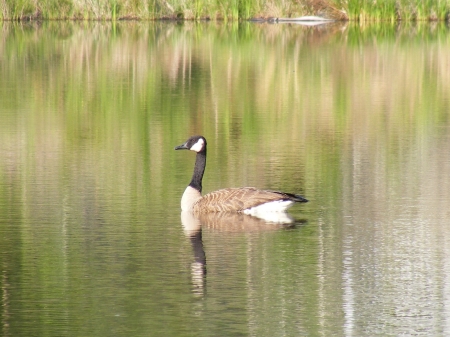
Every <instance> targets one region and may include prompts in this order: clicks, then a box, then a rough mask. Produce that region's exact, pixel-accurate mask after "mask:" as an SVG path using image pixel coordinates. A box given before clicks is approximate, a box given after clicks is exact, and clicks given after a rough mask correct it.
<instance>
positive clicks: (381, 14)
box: [0, 0, 450, 22]
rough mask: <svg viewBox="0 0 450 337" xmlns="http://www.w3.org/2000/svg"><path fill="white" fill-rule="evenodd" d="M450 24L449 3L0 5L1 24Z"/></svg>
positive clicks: (40, 0) (83, 1)
mask: <svg viewBox="0 0 450 337" xmlns="http://www.w3.org/2000/svg"><path fill="white" fill-rule="evenodd" d="M302 15H318V16H325V17H329V18H334V19H338V20H352V21H360V22H366V21H377V22H381V21H389V22H395V21H423V20H426V21H439V20H445V21H449V20H450V0H299V1H288V0H278V1H276V0H268V1H267V0H229V1H225V0H190V1H186V0H0V19H1V20H40V19H44V20H67V19H69V20H113V21H114V20H124V19H132V20H156V19H184V20H202V19H210V20H225V21H227V20H247V19H252V18H263V19H267V18H280V17H297V16H302Z"/></svg>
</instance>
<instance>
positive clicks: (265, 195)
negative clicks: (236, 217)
mask: <svg viewBox="0 0 450 337" xmlns="http://www.w3.org/2000/svg"><path fill="white" fill-rule="evenodd" d="M305 200H306V199H303V198H302V197H300V196H297V195H294V194H288V193H283V192H277V191H267V190H258V189H256V188H254V187H242V188H224V189H221V190H217V191H214V192H211V193H208V194H206V195H204V196H203V197H202V198H200V199H198V200H197V201H196V202H195V203H194V205H193V211H194V212H195V213H209V212H242V211H244V210H248V209H251V208H254V207H257V206H260V205H262V204H267V203H270V202H276V201H286V202H287V206H286V208H287V207H289V206H290V205H291V204H293V203H294V202H304V201H305Z"/></svg>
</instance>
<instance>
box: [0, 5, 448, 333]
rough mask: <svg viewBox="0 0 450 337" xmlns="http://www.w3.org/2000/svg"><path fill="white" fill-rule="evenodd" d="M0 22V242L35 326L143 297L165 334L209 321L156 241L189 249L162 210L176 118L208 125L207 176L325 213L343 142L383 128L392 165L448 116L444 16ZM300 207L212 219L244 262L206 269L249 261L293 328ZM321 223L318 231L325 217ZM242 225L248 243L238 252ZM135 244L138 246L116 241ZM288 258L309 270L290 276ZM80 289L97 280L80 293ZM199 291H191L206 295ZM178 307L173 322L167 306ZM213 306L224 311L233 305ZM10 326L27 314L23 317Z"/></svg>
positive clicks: (174, 182)
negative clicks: (250, 223)
mask: <svg viewBox="0 0 450 337" xmlns="http://www.w3.org/2000/svg"><path fill="white" fill-rule="evenodd" d="M243 10H244V11H245V10H246V9H243ZM1 30H2V32H3V36H2V37H3V38H2V39H1V40H0V50H2V62H1V65H0V78H1V79H2V80H1V81H0V101H1V102H2V104H1V108H0V109H1V110H0V113H1V114H0V115H1V117H2V123H0V144H2V145H1V146H0V151H1V152H0V158H2V159H3V158H6V159H5V160H2V162H1V163H0V165H1V166H0V209H1V214H2V219H1V220H0V221H2V222H0V226H1V228H0V230H2V233H4V232H8V240H6V239H5V237H4V236H1V237H0V245H1V247H2V248H4V249H2V251H6V252H7V253H3V255H2V256H0V259H2V260H1V261H2V264H1V265H2V268H3V269H2V270H6V273H7V274H8V278H7V279H8V280H9V281H8V282H9V284H11V282H13V281H14V284H22V285H24V286H23V288H20V289H18V290H17V289H15V292H14V294H13V295H12V296H15V297H14V298H13V299H14V300H16V301H15V302H14V305H16V307H12V308H11V310H13V309H14V310H16V312H19V313H23V314H19V316H20V315H22V316H20V317H19V318H20V319H21V320H23V321H26V319H27V317H24V316H26V315H28V316H29V315H30V314H29V311H27V310H30V306H32V305H33V304H34V303H45V304H47V307H46V308H41V309H42V311H41V312H40V313H38V314H37V313H36V312H34V311H33V317H32V318H33V319H32V320H29V321H30V322H31V323H30V324H36V323H35V322H38V323H39V324H36V325H37V326H38V327H36V329H39V327H40V328H41V329H43V330H45V329H44V327H43V326H45V324H47V325H50V324H55V320H59V321H58V322H59V323H61V322H62V323H61V326H60V327H61V329H63V327H64V323H66V324H73V327H74V328H73V331H80V332H79V334H80V335H89V334H90V333H91V332H93V331H95V332H97V335H99V334H104V335H108V332H111V330H110V329H109V327H110V326H113V327H114V328H116V329H119V332H118V333H117V335H130V334H129V333H128V334H127V332H128V331H126V332H122V331H120V328H121V327H123V326H122V325H120V324H119V323H117V322H118V320H119V319H122V318H123V320H124V321H125V320H129V321H133V320H140V321H141V322H147V321H149V320H150V319H149V318H148V317H147V316H148V315H150V316H152V318H153V320H154V322H156V323H153V325H152V324H150V323H148V325H149V329H150V328H154V327H155V324H156V325H157V327H158V329H159V330H158V331H164V329H168V331H165V332H166V334H164V335H180V332H181V333H185V334H186V335H190V334H191V335H195V334H194V333H193V332H186V330H188V331H195V330H193V327H194V326H195V325H196V324H198V323H199V322H203V323H204V324H205V326H208V324H211V323H205V321H207V319H205V318H204V317H201V316H195V314H193V313H190V314H189V311H190V309H191V305H190V303H191V301H192V298H191V297H190V295H189V291H190V289H189V287H188V285H187V283H186V282H185V281H184V279H185V278H188V271H186V270H185V269H187V268H185V266H179V265H177V264H176V263H175V264H174V263H173V260H172V255H171V254H176V253H178V254H185V253H186V254H187V255H188V254H189V253H190V249H191V247H189V244H187V243H186V239H185V238H184V237H183V236H182V234H178V233H179V232H180V228H179V227H176V226H179V214H178V208H179V197H180V194H181V193H182V191H183V189H184V186H185V184H186V183H187V182H188V180H189V178H190V173H191V170H192V164H193V160H194V158H193V155H192V153H175V151H173V147H174V146H175V145H178V144H179V143H181V142H182V141H184V140H185V139H186V138H187V137H188V136H190V135H192V134H198V133H201V134H204V135H205V136H206V137H207V138H208V141H209V156H210V157H209V159H208V165H207V171H206V173H207V174H206V177H205V184H204V186H205V190H206V191H209V190H213V189H216V188H220V187H225V186H233V185H234V186H242V185H256V186H258V187H263V188H280V189H283V190H287V191H292V192H302V193H303V192H304V193H305V194H306V196H307V197H308V198H311V199H312V202H311V203H310V204H307V205H306V206H305V207H304V208H302V211H301V212H303V210H305V212H306V214H317V213H314V212H319V211H317V209H319V208H320V207H323V208H327V209H331V210H332V211H330V212H336V214H340V213H339V212H340V208H341V204H342V202H343V200H342V194H343V184H344V183H343V176H344V171H345V170H344V169H348V170H351V168H352V165H353V163H351V162H350V158H348V153H349V152H350V153H351V151H356V150H354V149H353V148H352V146H354V144H361V143H362V144H363V145H364V146H367V147H370V146H373V147H376V146H380V145H379V144H380V143H381V144H386V148H387V149H389V151H387V152H386V153H383V155H384V156H385V158H382V159H383V160H385V162H386V170H388V171H389V172H395V173H397V174H400V173H399V172H400V171H401V169H402V165H401V163H399V161H398V160H396V158H398V157H401V156H405V154H404V149H405V148H406V149H407V148H408V146H409V145H408V146H407V145H406V144H404V142H405V141H406V140H408V139H411V138H412V139H414V140H416V141H417V142H418V141H423V143H424V144H432V141H431V140H432V139H433V137H436V134H435V132H436V126H441V127H442V128H441V129H439V130H442V131H440V132H445V131H444V130H447V129H448V123H449V113H448V111H450V109H449V106H448V98H447V97H446V95H447V93H448V92H450V78H448V76H449V74H448V71H442V70H443V69H446V68H445V66H446V65H447V63H448V55H449V49H450V45H449V42H450V40H449V38H448V33H447V30H446V28H445V26H443V25H436V26H430V25H424V24H408V25H406V26H394V25H379V26H378V25H374V26H365V27H363V28H360V27H356V26H353V25H349V26H347V27H346V29H342V27H340V26H337V27H331V28H330V30H321V29H317V30H316V29H311V28H307V29H304V28H302V27H298V26H287V25H286V26H282V25H260V26H256V25H251V24H246V23H244V24H238V23H231V24H226V25H215V24H214V23H213V24H191V23H185V24H175V23H170V24H164V23H156V24H151V25H149V24H148V23H145V24H136V23H132V24H130V23H126V22H124V23H123V22H120V23H114V24H113V23H110V24H108V23H104V24H98V23H86V22H85V23H76V24H75V23H56V22H44V23H43V24H42V26H39V25H36V26H34V25H33V24H32V23H31V24H23V25H22V24H17V23H2V24H1ZM424 44H426V46H427V48H426V50H424V48H423V46H424ZM443 67H444V68H443ZM444 127H445V128H444ZM400 135H403V136H405V135H407V136H410V137H400ZM427 140H428V142H427ZM429 146H432V145H429ZM383 148H384V147H383ZM374 153H375V152H374ZM376 153H377V154H379V152H376ZM242 163H245V165H240V164H242ZM280 168H281V169H280ZM346 172H347V171H346ZM312 191H314V195H312V196H311V195H308V193H312ZM319 204H320V205H319ZM167 209H169V211H168V212H167V213H168V214H165V213H166V210H167ZM171 210H175V212H172V211H171ZM294 212H295V209H294ZM298 212H300V211H298ZM308 212H309V213H308ZM5 214H7V217H5V216H4V215H5ZM300 214H303V213H300ZM327 214H328V216H329V214H330V213H327ZM4 219H7V221H8V223H6V222H5V221H4ZM155 219H159V220H158V221H161V219H165V221H166V223H163V224H161V223H153V222H154V221H156V220H155ZM314 221H315V220H314V219H312V220H311V222H312V223H311V224H308V225H306V226H305V227H303V228H301V229H300V230H298V231H292V232H289V231H285V232H276V233H270V234H267V233H263V234H260V235H259V236H258V235H255V236H254V237H252V236H251V235H242V236H236V237H232V236H230V237H227V236H222V239H223V237H226V238H229V240H236V241H237V242H240V246H239V247H240V250H239V251H238V252H236V251H230V252H229V254H230V255H233V254H234V255H233V256H235V260H236V265H237V266H241V267H242V268H244V267H245V266H247V263H250V262H251V263H250V267H249V274H248V275H243V274H245V273H243V272H237V273H236V275H235V274H233V275H232V277H231V276H230V277H229V279H228V281H227V282H226V283H225V284H223V283H221V282H222V281H223V280H222V279H220V280H216V283H213V285H211V287H218V288H219V289H220V286H223V287H225V286H229V285H230V284H231V285H232V284H233V280H235V278H236V277H241V278H244V279H245V277H246V276H248V277H251V280H252V281H254V284H253V283H251V284H248V286H249V287H250V286H253V287H254V289H255V291H256V292H258V294H259V293H261V294H263V295H264V296H265V297H261V298H258V299H257V301H256V303H255V305H256V306H259V305H261V306H264V307H265V308H270V307H272V306H273V305H276V304H279V303H277V302H276V301H277V300H278V299H280V298H281V299H284V300H286V302H288V303H287V304H286V306H287V307H289V308H292V310H296V309H298V308H296V303H299V302H300V303H301V304H302V305H304V308H305V309H304V311H305V314H304V316H303V317H302V318H304V320H305V322H306V323H304V322H302V324H303V323H304V325H306V326H308V328H305V330H306V331H307V332H310V333H305V335H314V334H316V333H315V332H316V329H318V328H317V326H318V324H317V322H316V321H315V320H316V319H317V317H318V316H315V315H311V314H310V313H311V312H316V311H318V306H319V305H318V303H317V301H318V300H317V297H316V296H310V297H307V296H306V293H313V294H315V293H316V292H318V291H319V287H318V285H317V282H316V281H317V279H316V278H315V277H316V271H317V269H316V266H317V263H318V262H317V259H318V258H317V256H318V252H317V250H318V249H319V248H318V244H317V241H318V240H319V236H320V235H322V234H319V233H318V226H317V224H316V223H315V222H314ZM332 225H333V224H330V226H329V227H330V228H325V231H327V230H328V231H332V230H335V231H339V230H340V229H339V228H336V227H333V226H332ZM324 227H325V226H324ZM5 228H6V229H5ZM325 234H326V233H325ZM210 235H213V234H210ZM220 237H221V235H217V239H220ZM155 238H156V239H155ZM239 240H241V241H239ZM249 240H254V241H251V242H252V243H254V245H255V246H254V247H258V248H254V249H255V250H258V252H259V251H262V252H264V254H265V255H264V257H262V258H259V256H258V258H256V259H255V260H254V261H250V260H251V259H250V257H252V256H251V255H248V256H246V255H245V254H250V253H248V247H249V246H250V245H249V244H248V242H249ZM233 242H235V241H233ZM154 244H159V245H158V246H154ZM162 246H163V247H164V249H172V250H173V251H171V252H170V253H171V254H168V253H167V251H164V250H163V249H161V247H162ZM225 246H226V247H227V248H228V249H231V248H230V247H234V246H233V245H225ZM5 247H6V248H5ZM167 247H169V248H167ZM174 247H176V248H174ZM208 248H209V249H210V251H211V250H213V249H212V248H210V247H208ZM280 248H283V249H284V250H282V249H280ZM136 250H140V251H142V252H143V253H142V255H138V254H135V253H131V254H130V252H135V251H136ZM175 250H176V251H177V252H175V253H174V251H175ZM178 250H179V251H178ZM210 251H209V252H210ZM180 252H181V253H180ZM220 253H222V252H220ZM241 253H242V254H241ZM5 256H6V257H5ZM11 256H12V257H11ZM247 257H248V258H249V260H247V259H246V258H247ZM220 258H221V256H220ZM249 261H250V262H249ZM5 265H6V267H3V266H5ZM259 267H261V268H259ZM262 267H265V268H267V270H270V271H275V273H274V274H269V275H266V277H267V280H268V281H270V282H265V283H264V282H262V281H261V283H257V282H256V281H257V280H258V279H260V278H261V277H260V274H259V273H260V269H261V270H262V269H263V268H262ZM180 270H182V271H181V272H180ZM180 274H181V276H180ZM17 275H20V277H19V276H17ZM104 275H108V277H109V278H104ZM168 275H169V276H170V277H171V279H170V280H168V281H167V280H166V279H165V277H166V278H167V277H169V276H168ZM211 275H215V274H214V273H211ZM216 275H217V274H216ZM299 275H303V276H304V277H305V278H306V279H308V280H310V281H309V282H306V283H305V284H300V282H299V279H298V278H297V277H298V276H299ZM19 278H22V279H20V280H18V279H19ZM174 279H175V281H174ZM143 280H144V281H143ZM161 280H163V281H161ZM180 280H181V281H180ZM302 280H304V279H302ZM19 281H20V282H19ZM0 282H2V287H1V288H2V289H7V290H8V291H11V287H10V288H8V285H7V284H6V283H7V282H5V281H4V279H1V280H0ZM140 282H146V285H142V284H141V283H140ZM162 282H168V283H170V284H171V285H173V287H174V288H173V289H171V292H169V293H167V292H165V290H166V289H165V284H164V283H162ZM277 282H278V283H277ZM274 283H275V284H277V285H279V287H276V291H274V290H273V284H274ZM25 285H28V288H26V287H25ZM286 285H288V288H289V287H291V288H289V289H287V290H286V289H284V292H283V288H282V287H283V286H286ZM294 287H298V291H297V292H296V293H295V294H296V297H295V301H293V302H289V301H288V300H289V299H290V297H289V296H290V294H292V293H293V292H292V288H294ZM42 289H44V291H42ZM86 289H95V291H96V292H98V296H92V294H91V293H89V295H90V296H86V297H84V296H83V295H84V294H83V292H85V291H86ZM134 289H139V292H137V293H136V292H134V291H133V290H134ZM213 289H214V288H213ZM238 291H239V292H238V294H239V297H238V298H237V299H233V300H235V301H237V302H239V301H245V300H246V299H245V298H244V296H245V295H246V294H247V293H246V289H238ZM339 291H340V290H336V289H332V290H329V292H330V293H331V294H332V295H330V296H331V297H333V298H339ZM17 293H19V295H17ZM17 297H18V298H19V300H17ZM148 298H151V299H152V300H153V302H151V303H150V304H149V302H148V301H145V300H144V299H148ZM267 299H269V300H267ZM215 300H216V299H212V300H211V299H210V302H208V305H210V307H208V309H210V310H216V308H217V307H220V306H219V304H217V302H219V300H217V302H214V301H215ZM220 300H221V299H220ZM296 301H297V302H296ZM302 301H303V302H302ZM337 301H338V300H337ZM30 303H31V304H30ZM152 303H155V304H152ZM161 303H164V304H167V305H168V308H169V309H167V308H166V307H165V308H164V310H168V312H164V311H162V309H161V308H160V304H161ZM239 303H240V302H239ZM111 308H122V309H123V308H127V313H133V316H132V317H124V316H121V312H117V316H114V317H110V316H107V317H106V318H105V323H104V325H103V326H98V325H96V324H94V323H92V322H91V321H90V320H89V318H90V317H91V316H94V315H98V314H99V312H100V314H104V315H110V314H111ZM281 309H282V308H276V310H280V311H281ZM4 310H5V309H4ZM55 312H56V314H55ZM142 312H144V313H145V315H144V314H143V313H142ZM149 313H150V314H149ZM186 313H188V314H187V315H190V316H189V318H190V319H192V322H191V323H189V324H187V327H186V326H183V323H180V322H177V318H179V317H180V316H181V315H182V314H183V315H186ZM239 314H241V313H239ZM146 315H147V316H146ZM225 315H226V317H232V318H235V315H234V312H233V311H232V310H228V311H227V312H226V313H225ZM144 316H146V317H144ZM55 317H56V318H55ZM261 317H262V318H266V317H265V316H264V315H263V316H259V318H261ZM246 318H247V317H245V315H243V316H242V320H243V321H244V320H245V319H246ZM20 319H18V321H20ZM267 319H268V320H270V319H271V317H267ZM121 322H122V321H121ZM208 322H209V321H208ZM308 322H309V323H308ZM15 323H17V321H16V322H15ZM219 323H220V322H218V323H217V324H219ZM244 323H246V322H244ZM244 323H243V324H242V325H239V327H238V328H237V330H238V332H239V333H241V334H244V333H245V328H243V326H245V325H244ZM166 324H167V326H165V325H166ZM217 326H218V325H217ZM217 326H214V327H213V329H218V328H217ZM28 328H30V327H29V326H28ZM11 329H13V331H19V332H21V331H24V332H27V330H26V329H27V326H26V325H25V326H24V327H23V328H20V327H17V325H16V326H13V327H12V328H11ZM14 329H16V330H14ZM21 329H22V330H21ZM80 329H81V330H80ZM149 331H150V330H149ZM205 331H207V330H205ZM39 332H41V333H39V335H41V334H45V331H39ZM58 332H59V334H57V335H62V332H64V331H58ZM141 334H144V333H141ZM17 335H19V334H17ZM55 335H56V333H55ZM109 335H110V334H109ZM133 335H134V334H133ZM138 335H139V334H138Z"/></svg>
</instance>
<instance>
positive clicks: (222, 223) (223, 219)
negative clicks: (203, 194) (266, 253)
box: [181, 211, 306, 296]
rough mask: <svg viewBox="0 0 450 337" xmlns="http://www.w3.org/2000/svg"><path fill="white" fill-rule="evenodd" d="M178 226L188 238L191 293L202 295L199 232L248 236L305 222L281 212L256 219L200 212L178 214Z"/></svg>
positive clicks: (203, 262) (203, 260)
mask: <svg viewBox="0 0 450 337" xmlns="http://www.w3.org/2000/svg"><path fill="white" fill-rule="evenodd" d="M181 223H182V226H183V230H184V233H185V235H186V237H188V238H189V240H190V242H191V245H192V251H193V253H194V261H193V262H192V264H191V278H192V285H193V293H194V294H197V295H200V296H202V295H203V294H204V291H205V283H206V254H205V250H204V248H203V239H202V230H203V229H207V230H212V231H217V232H223V233H251V232H263V231H276V230H282V229H292V228H296V227H297V226H298V225H303V224H305V223H306V221H305V220H295V219H294V218H293V217H292V216H290V215H289V214H287V213H283V212H281V213H280V212H274V213H273V215H272V217H271V218H269V219H268V218H258V217H255V216H251V215H247V214H243V213H203V214H194V213H192V212H190V211H182V212H181Z"/></svg>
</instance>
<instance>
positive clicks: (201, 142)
mask: <svg viewBox="0 0 450 337" xmlns="http://www.w3.org/2000/svg"><path fill="white" fill-rule="evenodd" d="M204 145H205V141H204V140H203V138H199V140H197V143H195V144H194V145H192V146H191V148H190V149H189V150H191V151H195V152H200V151H201V150H203V146H204Z"/></svg>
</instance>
